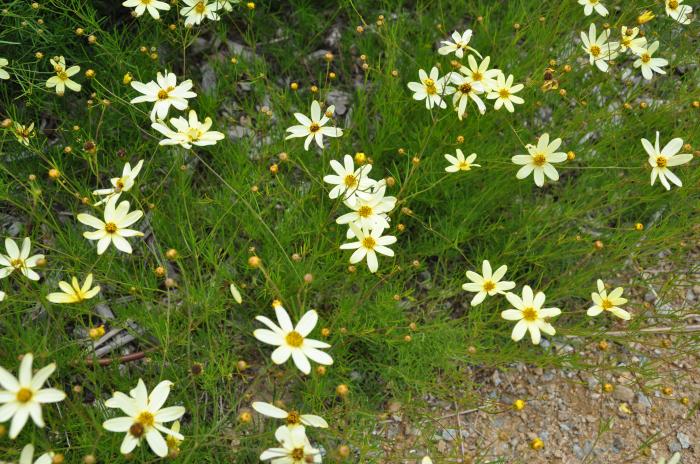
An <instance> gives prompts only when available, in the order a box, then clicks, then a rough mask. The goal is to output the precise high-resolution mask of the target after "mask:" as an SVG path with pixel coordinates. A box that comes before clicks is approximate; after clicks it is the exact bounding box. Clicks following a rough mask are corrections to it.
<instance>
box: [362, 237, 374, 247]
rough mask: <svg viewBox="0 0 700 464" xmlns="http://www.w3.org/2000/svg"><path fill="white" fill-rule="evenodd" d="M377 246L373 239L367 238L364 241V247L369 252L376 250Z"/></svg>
mask: <svg viewBox="0 0 700 464" xmlns="http://www.w3.org/2000/svg"><path fill="white" fill-rule="evenodd" d="M375 245H377V242H376V240H374V238H373V237H365V238H364V240H362V246H363V247H365V248H367V249H368V250H372V249H374V247H375Z"/></svg>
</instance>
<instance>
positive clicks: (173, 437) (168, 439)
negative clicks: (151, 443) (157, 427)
mask: <svg viewBox="0 0 700 464" xmlns="http://www.w3.org/2000/svg"><path fill="white" fill-rule="evenodd" d="M178 437H182V435H180V421H179V420H177V421H175V422H173V426H172V427H170V432H169V433H168V434H167V435H166V436H165V443H166V444H167V445H168V454H170V455H171V456H172V455H175V456H177V454H178V453H179V452H180V444H182V438H178Z"/></svg>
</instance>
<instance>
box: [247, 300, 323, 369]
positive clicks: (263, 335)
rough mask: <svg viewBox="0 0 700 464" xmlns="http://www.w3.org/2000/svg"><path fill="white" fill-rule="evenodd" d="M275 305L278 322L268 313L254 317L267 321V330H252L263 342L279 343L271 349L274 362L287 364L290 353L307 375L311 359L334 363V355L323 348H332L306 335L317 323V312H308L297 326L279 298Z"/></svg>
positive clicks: (298, 366) (264, 322) (269, 343)
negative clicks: (267, 314) (270, 317)
mask: <svg viewBox="0 0 700 464" xmlns="http://www.w3.org/2000/svg"><path fill="white" fill-rule="evenodd" d="M273 306H274V308H275V314H276V315H277V322H278V323H279V325H277V324H275V323H274V322H272V321H271V320H270V319H268V318H267V317H265V316H256V318H255V319H256V320H258V321H260V322H262V323H263V324H265V325H266V326H267V329H257V330H255V331H254V332H253V336H254V337H255V338H257V339H258V340H260V341H261V342H263V343H267V344H268V345H273V346H277V349H275V351H273V352H272V362H274V363H275V364H284V363H285V362H287V360H288V359H289V357H290V356H291V357H292V360H293V361H294V364H295V365H296V366H297V368H298V369H299V370H300V371H302V372H303V373H304V374H307V375H308V374H309V373H310V372H311V364H310V363H309V359H311V360H312V361H316V362H317V363H319V364H323V365H326V366H330V365H331V364H333V358H331V357H330V356H329V355H328V353H326V352H324V351H321V350H320V348H330V345H329V344H328V343H324V342H321V341H318V340H312V339H310V338H306V337H307V335H309V334H310V333H311V331H312V330H313V329H314V327H316V323H317V322H318V314H317V313H316V311H314V310H311V311H307V312H306V314H304V315H303V316H302V317H301V319H299V322H298V323H297V325H296V327H295V326H294V325H292V321H291V319H290V318H289V314H287V311H286V310H285V309H284V308H283V307H282V304H281V303H280V302H279V301H275V302H274V303H273ZM268 329H269V330H268Z"/></svg>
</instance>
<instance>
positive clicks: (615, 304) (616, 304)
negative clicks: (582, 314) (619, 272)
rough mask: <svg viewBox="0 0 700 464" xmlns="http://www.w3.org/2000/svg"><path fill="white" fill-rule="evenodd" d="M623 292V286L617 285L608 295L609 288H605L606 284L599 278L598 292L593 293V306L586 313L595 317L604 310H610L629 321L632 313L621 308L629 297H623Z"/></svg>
mask: <svg viewBox="0 0 700 464" xmlns="http://www.w3.org/2000/svg"><path fill="white" fill-rule="evenodd" d="M622 292H623V289H622V287H617V288H616V289H615V290H613V291H612V292H610V294H609V295H608V292H607V290H605V284H604V283H603V281H602V280H600V279H598V293H596V292H593V293H591V299H592V300H593V306H591V307H590V308H588V311H587V312H586V314H588V315H589V316H591V317H594V316H597V315H598V314H600V313H602V312H603V311H610V312H611V313H612V314H613V315H615V316H617V317H619V318H620V319H624V320H626V321H629V320H630V319H632V316H630V313H628V312H627V311H625V310H624V309H622V308H620V306H622V305H623V304H625V303H627V298H622Z"/></svg>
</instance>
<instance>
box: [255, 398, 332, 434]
mask: <svg viewBox="0 0 700 464" xmlns="http://www.w3.org/2000/svg"><path fill="white" fill-rule="evenodd" d="M253 409H255V410H256V411H258V412H259V413H260V414H262V415H263V416H267V417H274V418H275V419H284V421H285V422H286V426H287V427H290V428H291V427H297V426H299V425H305V426H308V427H319V428H323V429H327V428H328V422H326V421H325V419H324V418H323V417H320V416H314V415H313V414H301V413H300V412H299V411H295V410H292V411H289V412H287V411H285V410H284V409H281V408H278V407H277V406H273V405H271V404H270V403H265V402H262V401H255V402H254V403H253ZM282 427H284V425H283V426H282Z"/></svg>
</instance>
